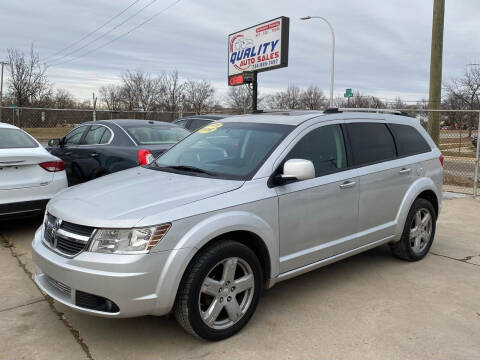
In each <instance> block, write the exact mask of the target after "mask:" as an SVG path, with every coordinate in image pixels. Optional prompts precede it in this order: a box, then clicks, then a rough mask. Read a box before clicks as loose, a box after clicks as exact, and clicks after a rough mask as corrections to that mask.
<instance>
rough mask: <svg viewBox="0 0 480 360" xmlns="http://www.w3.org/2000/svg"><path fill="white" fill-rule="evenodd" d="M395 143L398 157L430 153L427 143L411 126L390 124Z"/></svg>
mask: <svg viewBox="0 0 480 360" xmlns="http://www.w3.org/2000/svg"><path fill="white" fill-rule="evenodd" d="M390 129H392V132H393V136H395V141H396V143H397V150H398V156H409V155H415V154H422V153H426V152H429V151H431V150H432V149H431V148H430V146H429V145H428V143H427V141H426V140H425V139H424V138H423V136H422V135H421V134H420V133H419V132H418V131H417V129H415V128H414V127H413V126H409V125H400V124H390Z"/></svg>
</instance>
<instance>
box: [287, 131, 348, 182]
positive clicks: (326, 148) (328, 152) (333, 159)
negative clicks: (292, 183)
mask: <svg viewBox="0 0 480 360" xmlns="http://www.w3.org/2000/svg"><path fill="white" fill-rule="evenodd" d="M290 159H304V160H310V161H311V162H312V163H313V166H314V167H315V176H317V177H318V176H322V175H326V174H331V173H334V172H336V171H339V170H341V169H345V168H346V167H347V159H346V152H345V144H344V141H343V134H342V130H341V128H340V126H339V125H327V126H322V127H319V128H316V129H314V130H312V131H311V132H309V133H308V134H307V135H305V136H304V137H303V138H302V139H301V140H300V141H299V142H298V143H297V144H296V145H295V146H294V147H293V149H292V150H291V151H290V152H289V154H288V155H287V157H286V158H285V159H284V161H287V160H290Z"/></svg>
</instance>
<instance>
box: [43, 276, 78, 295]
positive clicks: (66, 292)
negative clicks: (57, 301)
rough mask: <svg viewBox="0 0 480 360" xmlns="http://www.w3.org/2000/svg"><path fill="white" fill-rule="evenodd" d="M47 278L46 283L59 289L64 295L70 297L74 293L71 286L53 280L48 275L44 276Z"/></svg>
mask: <svg viewBox="0 0 480 360" xmlns="http://www.w3.org/2000/svg"><path fill="white" fill-rule="evenodd" d="M44 276H45V281H46V282H47V283H48V285H50V286H51V287H53V288H55V289H57V290H58V291H60V292H61V293H62V294H64V295H66V296H68V297H70V293H71V291H72V289H71V288H70V286H68V285H65V284H64V283H61V282H60V281H57V280H55V279H53V278H51V277H50V276H48V275H46V274H45V275H44Z"/></svg>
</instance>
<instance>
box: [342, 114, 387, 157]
mask: <svg viewBox="0 0 480 360" xmlns="http://www.w3.org/2000/svg"><path fill="white" fill-rule="evenodd" d="M346 127H347V130H348V137H349V139H350V145H351V147H352V158H353V159H352V160H353V164H354V165H355V166H360V165H367V164H373V163H377V162H381V161H387V160H391V159H394V158H395V157H396V149H395V143H394V142H393V137H392V134H391V133H390V130H388V128H387V126H386V125H385V124H381V123H350V124H347V125H346Z"/></svg>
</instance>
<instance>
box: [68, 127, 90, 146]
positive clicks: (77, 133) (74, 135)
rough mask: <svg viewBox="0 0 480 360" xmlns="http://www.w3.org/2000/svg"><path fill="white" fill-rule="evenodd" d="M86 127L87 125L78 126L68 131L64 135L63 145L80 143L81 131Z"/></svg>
mask: <svg viewBox="0 0 480 360" xmlns="http://www.w3.org/2000/svg"><path fill="white" fill-rule="evenodd" d="M86 129H87V126H80V127H78V128H76V129H73V130H72V131H70V132H69V133H68V134H67V135H65V141H64V144H65V145H78V144H80V140H81V139H82V136H83V133H84V132H85V130H86Z"/></svg>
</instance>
